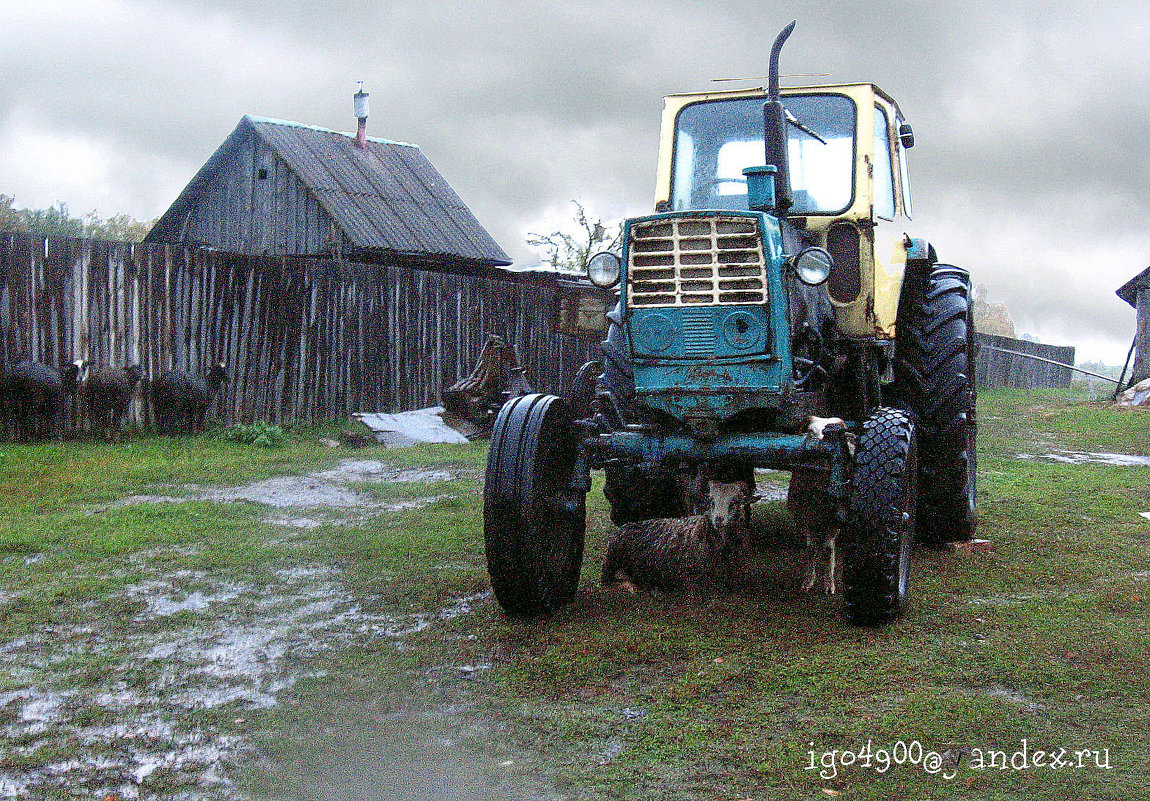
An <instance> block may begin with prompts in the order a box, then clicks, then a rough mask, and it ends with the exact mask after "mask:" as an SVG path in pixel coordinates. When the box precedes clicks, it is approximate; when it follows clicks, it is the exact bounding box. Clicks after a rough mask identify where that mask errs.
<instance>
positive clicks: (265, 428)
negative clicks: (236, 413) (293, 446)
mask: <svg viewBox="0 0 1150 801" xmlns="http://www.w3.org/2000/svg"><path fill="white" fill-rule="evenodd" d="M286 438H287V435H286V434H285V433H284V430H283V429H282V428H280V427H279V426H276V425H272V424H271V423H265V422H264V421H263V420H257V421H256V422H254V423H251V424H244V423H237V424H236V425H234V426H232V427H231V428H229V429H227V430H226V431H225V432H224V439H227V440H230V441H232V442H242V443H243V444H244V445H260V446H262V447H264V448H278V447H280V446H281V445H283V444H284V440H285V439H286Z"/></svg>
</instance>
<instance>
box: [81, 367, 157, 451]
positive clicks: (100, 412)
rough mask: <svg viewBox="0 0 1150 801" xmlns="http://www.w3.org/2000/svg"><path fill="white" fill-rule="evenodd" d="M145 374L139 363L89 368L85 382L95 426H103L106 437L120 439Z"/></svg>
mask: <svg viewBox="0 0 1150 801" xmlns="http://www.w3.org/2000/svg"><path fill="white" fill-rule="evenodd" d="M141 375H142V373H141V371H140V368H139V366H138V365H134V364H133V365H131V366H129V367H108V366H106V365H96V366H95V367H89V368H88V370H87V374H86V375H85V377H84V380H83V382H82V386H83V389H84V396H85V400H86V401H87V403H88V416H89V419H91V421H92V426H93V428H99V429H100V432H101V433H102V434H103V435H104V438H105V439H108V440H116V439H119V437H120V426H121V424H122V423H123V420H124V415H126V414H127V413H128V405H129V404H130V403H131V402H132V395H133V394H135V391H136V384H138V383H140V376H141Z"/></svg>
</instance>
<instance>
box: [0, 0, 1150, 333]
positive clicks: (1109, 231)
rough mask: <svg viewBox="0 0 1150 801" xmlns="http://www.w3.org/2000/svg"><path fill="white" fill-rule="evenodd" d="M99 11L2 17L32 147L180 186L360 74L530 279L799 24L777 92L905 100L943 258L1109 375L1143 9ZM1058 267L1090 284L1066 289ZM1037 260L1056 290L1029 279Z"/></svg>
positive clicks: (486, 5) (1143, 180)
mask: <svg viewBox="0 0 1150 801" xmlns="http://www.w3.org/2000/svg"><path fill="white" fill-rule="evenodd" d="M107 9H108V11H107V14H106V15H105V16H106V17H108V18H110V19H109V20H105V21H104V22H103V23H102V22H101V20H99V19H92V20H89V21H88V22H86V23H84V24H82V25H69V24H68V22H67V19H66V18H60V19H53V20H47V21H43V22H42V23H41V24H35V22H30V21H29V19H30V18H29V17H28V15H23V16H20V15H15V17H16V19H17V24H16V25H15V26H11V25H10V26H7V27H8V29H9V31H8V33H3V32H0V76H2V77H3V78H4V80H2V81H0V122H2V121H3V120H4V119H5V118H7V119H9V120H11V119H14V117H13V114H14V112H13V110H14V109H19V110H20V119H33V120H36V121H38V122H39V123H40V124H43V125H44V126H45V127H46V128H49V129H54V130H59V131H66V132H69V133H71V134H76V133H81V134H84V135H86V136H89V137H91V138H92V139H94V140H98V141H100V142H103V143H115V142H119V143H122V145H121V147H122V150H123V151H124V152H125V153H131V152H135V151H141V152H146V153H148V154H149V156H150V157H151V158H152V159H166V160H168V161H169V162H170V163H171V164H176V165H182V166H183V168H184V169H185V170H186V172H187V177H189V178H190V176H191V173H192V172H193V171H194V170H195V169H196V168H197V167H198V166H199V164H200V163H202V161H203V160H204V159H205V158H206V157H207V155H208V154H210V153H211V152H212V150H214V149H215V147H216V146H217V145H218V144H219V142H220V141H221V140H222V139H223V137H224V136H225V135H226V134H227V133H228V132H229V131H230V130H231V128H232V127H233V126H234V125H235V124H236V122H237V121H238V119H239V117H240V116H241V115H242V114H244V113H248V112H251V113H257V114H262V115H266V116H277V117H285V118H288V119H296V120H300V121H302V122H308V123H314V124H318V125H324V126H328V127H332V128H337V129H340V130H348V129H349V128H351V127H353V125H354V121H353V120H352V119H351V111H350V105H351V104H350V97H349V95H350V94H351V92H352V91H353V90H354V83H353V82H354V81H355V80H357V79H362V80H364V81H366V83H367V88H368V90H369V91H370V92H371V93H372V112H373V114H372V120H371V123H370V129H371V132H372V133H373V134H376V135H381V136H387V137H391V138H395V139H401V140H405V141H412V142H416V143H418V144H420V145H421V146H422V147H423V149H424V150H425V152H426V153H427V154H428V156H429V157H430V158H431V159H432V161H433V162H434V163H435V164H436V165H437V167H439V169H440V170H441V171H442V172H443V173H444V175H445V176H446V177H447V178H448V180H449V181H451V183H452V184H453V185H454V186H455V187H456V189H457V190H458V191H459V192H460V194H461V195H462V196H463V198H464V199H465V200H466V201H467V202H468V204H469V205H470V206H471V207H472V209H473V210H474V211H475V213H476V214H477V216H478V217H479V218H480V219H481V220H482V221H483V222H484V223H485V224H486V225H487V226H488V227H489V228H490V230H491V231H492V233H493V234H494V235H495V236H496V238H497V239H498V240H499V241H500V242H501V243H502V244H503V245H504V247H505V248H507V249H508V250H509V251H510V252H511V253H512V254H513V255H514V256H516V258H517V259H518V260H521V261H522V260H529V259H531V258H533V254H531V253H530V251H528V250H527V249H526V247H525V246H524V245H523V243H522V239H521V237H522V234H523V232H524V231H523V229H524V226H528V225H532V224H534V221H536V220H539V219H540V217H541V216H543V215H544V214H545V213H546V210H548V209H557V210H560V213H565V210H566V209H568V208H569V206H568V205H567V203H568V201H569V200H570V199H571V198H579V199H581V200H584V201H586V202H587V203H588V204H589V205H590V207H591V208H592V209H593V210H594V211H598V212H599V213H602V214H624V213H632V214H633V213H642V212H645V211H647V210H649V208H650V204H651V199H652V189H653V182H654V172H655V156H656V152H657V144H658V143H657V137H658V126H659V116H660V112H661V96H662V95H663V94H666V93H669V92H675V91H686V90H695V89H704V88H708V87H709V86H713V84H710V83H709V82H710V79H711V78H714V77H731V76H744V75H763V74H765V72H766V62H767V52H768V49H769V46H770V43H771V40H772V39H773V37H774V35H775V33H776V32H777V31H778V29H779V28H781V27H782V25H783V24H785V23H786V22H788V21H789V20H790V19H792V18H794V17H797V18H798V21H799V24H798V27H797V29H796V31H795V34H794V36H792V38H791V41H790V43H788V46H787V49H786V50H785V51H784V56H783V69H784V72H788V73H809V72H830V73H831V78H830V80H832V81H855V80H873V81H875V82H876V83H878V84H879V85H881V86H883V87H884V88H885V89H887V90H888V91H889V92H891V93H892V94H893V95H894V96H895V97H896V98H898V99H899V102H900V105H901V106H902V108H903V110H904V111H905V112H906V114H907V115H908V118H909V119H910V121H911V122H912V123H913V124H914V126H915V129H916V132H917V133H918V139H919V145H918V146H917V147H916V148H915V150H914V151H913V152H912V164H913V170H914V182H915V188H916V200H917V206H918V210H919V215H918V216H919V219H918V220H917V221H916V222H917V223H918V224H920V225H921V227H922V232H923V233H925V234H926V235H927V236H929V237H932V238H933V237H937V238H938V239H939V242H940V246H942V245H945V246H946V249H944V256H945V253H954V255H953V256H945V257H946V258H951V259H953V260H955V261H958V260H959V259H960V258H961V259H962V260H963V263H964V264H965V266H968V267H971V268H972V269H973V270H974V272H975V273H976V275H980V276H982V278H981V280H984V281H986V283H988V285H990V286H991V288H992V294H993V295H995V296H996V297H997V298H998V299H1000V300H1004V301H1005V302H1007V303H1008V304H1009V305H1010V306H1011V309H1012V311H1014V312H1015V316H1016V318H1024V319H1031V318H1033V320H1034V321H1035V323H1036V326H1035V327H1042V326H1046V327H1047V328H1049V329H1050V330H1052V331H1053V330H1057V331H1059V332H1061V331H1066V332H1073V330H1074V327H1075V325H1076V324H1077V325H1078V326H1079V327H1080V328H1083V329H1089V330H1091V331H1097V332H1100V333H1101V334H1102V335H1104V336H1105V337H1108V338H1109V339H1110V341H1112V342H1113V343H1115V344H1114V350H1121V351H1122V353H1123V354H1124V350H1125V345H1119V344H1118V343H1119V340H1123V339H1127V338H1128V335H1126V334H1124V333H1123V331H1124V330H1127V328H1128V326H1127V324H1126V323H1125V322H1124V318H1123V316H1122V311H1121V309H1117V308H1116V307H1114V306H1113V305H1112V303H1111V301H1110V300H1109V299H1107V296H1108V295H1109V296H1112V293H1113V289H1114V288H1115V287H1116V286H1117V285H1118V284H1120V283H1121V282H1122V281H1123V280H1125V278H1128V277H1129V275H1133V274H1134V273H1135V272H1137V270H1138V269H1141V267H1142V266H1144V264H1143V263H1141V262H1145V261H1146V258H1145V257H1144V258H1143V259H1142V260H1141V262H1139V261H1137V260H1136V259H1137V254H1138V246H1137V242H1136V241H1131V240H1132V239H1134V240H1136V239H1137V236H1136V235H1135V234H1128V233H1127V230H1128V229H1130V228H1131V226H1130V224H1129V222H1128V221H1129V220H1130V219H1131V218H1132V217H1133V218H1135V219H1138V218H1140V217H1141V216H1143V215H1142V212H1144V211H1146V210H1147V209H1146V207H1147V205H1148V203H1147V197H1148V194H1147V192H1146V191H1145V187H1146V186H1147V184H1148V183H1150V174H1148V173H1150V167H1148V166H1147V160H1145V159H1144V158H1143V157H1142V150H1143V149H1144V139H1145V136H1146V130H1145V129H1146V120H1147V119H1150V95H1147V94H1146V93H1145V92H1144V91H1143V87H1144V86H1145V85H1146V83H1147V82H1148V80H1150V65H1146V64H1143V58H1142V54H1143V53H1145V52H1146V50H1147V49H1150V41H1147V39H1148V38H1150V35H1148V34H1147V33H1146V32H1147V31H1148V30H1150V10H1148V9H1146V8H1144V7H1143V6H1142V5H1139V4H1134V3H1116V4H1112V5H1108V6H1106V7H1098V6H1097V5H1095V6H1091V7H1090V8H1086V7H1083V6H1077V7H1076V6H1070V5H1067V4H1058V5H1056V4H1051V3H1048V2H1022V3H1010V4H1005V3H1000V2H950V3H946V4H922V3H918V2H911V0H902V1H900V0H879V1H878V2H870V3H855V2H835V1H832V0H816V2H804V3H802V4H795V3H793V2H762V1H761V0H760V1H755V0H724V1H723V2H718V0H675V1H673V2H654V3H644V4H620V3H617V2H611V1H610V0H592V2H582V3H578V4H575V3H569V2H568V3H562V2H557V1H555V0H546V1H544V2H538V1H537V2H526V0H510V1H509V2H501V3H493V2H474V1H468V0H460V1H459V2H445V3H427V2H418V1H417V0H391V1H390V2H388V3H386V4H382V3H370V2H363V3H355V4H346V3H334V2H320V1H318V0H281V2H278V3H275V4H271V3H267V2H252V1H250V0H248V1H247V2H245V1H244V0H194V1H193V0H187V1H186V2H179V1H178V0H169V1H168V2H163V3H162V2H151V3H142V2H140V3H137V2H119V1H118V0H109V2H108V5H107ZM5 14H9V15H10V16H11V12H4V11H0V23H2V22H4V21H5V19H4V17H5ZM113 146H115V145H109V147H113ZM142 185H143V184H142V182H141V179H140V178H139V177H138V176H137V177H134V178H133V180H130V181H125V182H124V189H123V192H124V206H123V210H128V211H133V213H136V214H140V215H151V214H155V213H158V212H159V211H162V208H154V209H148V210H141V209H139V208H137V207H135V206H133V204H136V203H139V202H142V201H139V200H138V199H139V198H142V197H144V196H146V195H148V194H149V193H148V192H146V191H144V190H143V189H141V188H140V187H141V186H142ZM181 187H182V184H180V185H178V186H172V187H171V188H170V194H171V196H172V197H174V196H175V193H176V192H178V191H179V189H180V188H181ZM12 189H13V188H11V187H5V186H3V185H0V191H4V192H8V193H11V191H12ZM151 194H154V192H152V193H151ZM64 199H65V200H67V198H64ZM116 210H120V209H116ZM108 211H109V212H110V211H113V210H108ZM935 232H936V233H935ZM1020 240H1021V243H1020ZM1069 251H1073V252H1075V253H1091V254H1093V253H1096V254H1099V261H1100V262H1101V263H1102V264H1101V266H1099V267H1095V268H1094V269H1093V270H1092V271H1091V272H1088V273H1083V272H1082V270H1081V267H1080V265H1079V264H1076V263H1068V262H1067V258H1066V255H1065V254H1066V253H1067V252H1069ZM1108 251H1110V252H1111V253H1112V254H1114V258H1111V259H1109V260H1108V259H1106V258H1105V256H1104V255H1103V254H1106V253H1107V252H1108ZM1004 254H1010V256H1009V257H1007V256H1005V255H1004ZM1122 260H1126V261H1134V263H1132V264H1126V263H1124V262H1123V261H1122ZM1035 265H1040V269H1041V271H1042V272H1041V274H1042V275H1043V276H1044V277H1045V278H1046V279H1048V280H1045V281H1034V280H1032V271H1033V270H1035V269H1036V268H1035ZM1110 284H1113V286H1110ZM1083 299H1086V300H1087V301H1088V302H1087V303H1083ZM1056 326H1057V328H1056ZM1131 333H1132V332H1131Z"/></svg>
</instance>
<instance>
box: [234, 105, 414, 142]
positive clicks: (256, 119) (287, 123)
mask: <svg viewBox="0 0 1150 801" xmlns="http://www.w3.org/2000/svg"><path fill="white" fill-rule="evenodd" d="M244 119H245V120H247V121H248V122H251V123H262V124H265V125H280V126H283V127H285V128H303V129H306V130H309V131H319V132H321V133H329V134H335V135H336V136H346V137H347V138H348V139H355V134H353V133H348V132H347V131H333V130H332V129H331V128H324V127H323V126H322V125H308V124H307V123H303V122H294V121H292V120H280V119H276V118H274V117H261V116H259V115H256V114H245V115H244ZM367 141H369V142H375V143H376V144H379V145H399V146H400V147H414V148H416V149H417V150H418V149H419V145H416V144H413V143H411V142H400V141H397V140H395V139H385V138H383V137H382V136H369V137H367Z"/></svg>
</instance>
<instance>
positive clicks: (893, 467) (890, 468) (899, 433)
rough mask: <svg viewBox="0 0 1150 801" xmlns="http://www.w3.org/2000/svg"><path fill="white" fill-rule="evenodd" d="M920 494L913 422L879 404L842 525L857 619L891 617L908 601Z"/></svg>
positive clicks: (848, 599)
mask: <svg viewBox="0 0 1150 801" xmlns="http://www.w3.org/2000/svg"><path fill="white" fill-rule="evenodd" d="M917 495H918V442H917V439H916V436H915V429H914V423H913V422H911V419H910V416H909V415H908V414H907V413H906V412H905V411H903V410H901V409H891V408H887V407H879V409H877V410H876V411H875V412H874V414H872V415H871V416H870V417H869V418H868V419H867V420H866V422H865V423H864V424H863V431H862V436H861V437H860V438H859V443H858V449H857V451H856V453H855V468H854V474H853V476H852V478H851V492H850V500H849V504H848V511H847V522H846V526H845V528H844V531H843V534H844V537H843V539H844V543H843V545H844V548H843V599H844V602H845V605H846V607H845V608H846V616H847V620H849V621H850V622H851V623H853V624H855V625H858V626H878V625H882V624H884V623H888V622H890V621H891V620H893V619H894V618H895V617H897V616H898V614H899V613H900V612H901V611H902V610H903V608H904V606H905V605H906V598H907V584H908V581H909V578H910V552H911V547H912V546H913V544H914V532H915V510H916V502H917Z"/></svg>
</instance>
